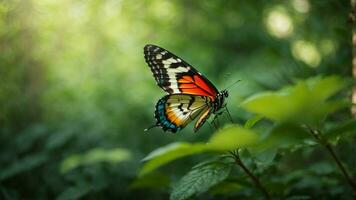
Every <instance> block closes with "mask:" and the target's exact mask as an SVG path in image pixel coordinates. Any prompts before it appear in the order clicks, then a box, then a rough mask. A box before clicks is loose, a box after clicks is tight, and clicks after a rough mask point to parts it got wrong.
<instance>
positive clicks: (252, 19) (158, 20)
mask: <svg viewBox="0 0 356 200" xmlns="http://www.w3.org/2000/svg"><path fill="white" fill-rule="evenodd" d="M349 4H350V3H349V1H347V0H323V1H311V0H287V1H280V0H270V1H248V0H238V1H187V0H183V1H178V0H173V1H168V0H150V1H148V0H143V1H138V0H105V1H98V0H85V1H84V0H77V1H74V0H65V1H51V0H36V1H34V0H12V1H1V2H0V66H1V68H0V80H1V84H0V152H1V153H0V198H1V199H54V198H58V199H77V198H84V199H110V198H112V199H167V198H168V196H169V192H170V190H171V188H172V185H174V183H175V182H176V181H177V180H178V179H179V178H180V177H182V175H183V174H185V173H186V172H187V171H188V170H189V169H190V168H191V167H192V166H193V165H195V164H197V163H198V161H200V160H203V159H206V158H209V155H200V156H195V157H190V158H186V159H184V160H178V161H175V162H174V163H172V164H170V165H168V166H166V167H163V168H161V169H159V170H158V172H156V174H155V176H153V177H154V178H153V179H152V180H148V179H147V180H146V182H144V181H141V182H137V181H136V178H137V173H138V171H139V169H140V167H141V166H142V162H141V159H142V158H144V157H145V156H146V155H147V154H148V153H149V152H151V151H152V150H154V149H156V148H158V147H160V146H164V145H166V144H168V143H171V142H177V141H189V142H197V141H204V140H205V139H207V138H209V137H210V136H211V134H212V130H211V128H209V126H208V124H206V125H205V126H204V127H203V128H202V129H201V130H200V131H199V132H198V133H196V134H194V133H193V131H192V127H191V126H188V127H187V128H185V129H184V130H183V131H181V132H179V133H177V134H167V133H164V132H163V131H162V130H161V129H159V128H157V129H152V130H151V131H150V132H149V134H145V133H144V132H143V130H144V129H145V128H147V127H148V126H150V125H152V124H153V123H154V121H155V119H154V117H153V111H154V106H155V103H156V101H157V100H158V99H159V98H160V97H162V96H163V95H164V92H163V91H162V90H161V89H160V88H159V87H157V86H156V84H155V81H154V79H153V77H152V74H151V72H150V70H149V68H148V66H147V64H146V63H145V61H144V57H143V47H144V45H145V44H148V43H152V44H156V45H159V46H162V47H163V48H166V49H168V50H170V51H172V52H174V53H175V54H176V55H178V56H180V57H181V58H183V59H184V60H186V61H187V62H188V63H190V64H191V65H193V66H194V67H195V68H197V69H198V70H199V71H201V72H202V73H203V74H204V75H205V76H206V77H208V78H209V79H210V80H211V81H212V82H213V83H214V84H215V85H216V86H217V88H219V89H223V88H225V87H226V86H227V85H229V84H231V83H233V82H234V81H236V80H239V79H241V80H242V81H241V82H239V83H238V84H237V85H235V86H234V87H232V88H230V89H229V93H230V96H229V98H228V100H227V103H228V106H229V108H230V112H231V114H232V118H233V119H234V120H235V121H237V122H239V123H243V122H245V121H246V120H247V119H249V118H250V117H251V116H252V114H251V113H249V112H247V111H245V110H244V109H241V108H240V106H239V105H240V103H241V102H242V101H243V100H244V99H246V98H247V97H249V96H251V95H253V94H256V93H258V92H262V91H266V90H278V89H280V88H282V87H284V86H286V85H289V84H292V83H294V82H295V81H296V80H300V79H306V78H309V77H314V76H317V75H321V76H327V75H338V76H341V77H343V78H344V79H347V78H351V75H352V73H351V71H352V69H351V68H352V65H351V60H352V59H351V49H352V46H351V24H350V23H349V22H348V13H349V12H350V9H351V8H350V5H349ZM350 94H351V92H350V90H349V91H348V92H346V96H347V95H348V96H350ZM347 118H350V112H349V109H343V110H341V111H339V112H338V113H337V114H336V115H334V116H333V118H332V119H333V121H334V122H340V121H343V120H345V119H347ZM221 120H222V122H223V123H227V122H228V121H227V119H225V118H224V117H223V118H222V119H221ZM354 144H355V141H354V140H348V139H345V140H341V141H339V143H338V145H337V148H336V149H337V152H338V154H339V155H340V158H341V159H342V160H343V161H344V162H345V163H346V164H347V166H349V169H352V171H353V172H354V169H355V167H356V163H355V159H354V158H352V157H354V156H351V155H354V154H355V148H354ZM279 153H280V154H278V155H279V156H277V159H279V163H278V164H275V165H276V166H279V168H281V169H285V171H284V172H283V173H282V172H279V171H278V170H276V169H277V168H278V167H276V168H274V169H275V170H274V171H273V170H272V171H270V172H269V173H268V175H266V174H262V175H261V176H268V177H269V179H270V180H277V179H278V180H279V179H281V178H282V177H284V176H287V175H292V176H294V177H296V176H297V177H307V179H298V180H295V179H293V178H291V177H289V178H290V179H291V180H292V179H293V181H294V182H293V184H292V185H293V187H294V186H295V188H294V190H293V189H289V190H286V191H284V193H283V194H285V195H287V196H288V194H290V192H291V191H292V192H293V191H300V193H299V194H300V195H304V196H302V197H303V198H304V199H308V198H309V197H316V196H314V195H322V194H323V191H325V190H328V191H329V193H328V195H329V196H325V197H324V198H327V197H333V195H335V196H334V197H336V196H338V195H342V194H344V195H345V194H347V193H350V190H349V189H348V188H347V187H348V185H347V183H345V181H344V179H343V177H342V175H341V174H340V172H339V171H338V169H337V167H336V166H335V165H334V163H333V161H332V160H330V159H329V156H328V155H326V154H325V153H323V151H322V149H321V148H313V149H298V150H296V151H294V152H292V153H290V154H289V155H288V156H287V155H285V154H283V152H279ZM300 161H301V162H300ZM319 161H320V162H319ZM235 170H238V169H235ZM303 170H304V171H303ZM320 170H321V171H320ZM292 173H293V174H292ZM320 173H323V174H327V176H325V177H324V178H320ZM245 180H246V182H248V179H245ZM147 181H148V182H150V181H151V183H147ZM242 185H243V184H242ZM345 188H346V189H345ZM254 191H255V190H254V189H253V186H246V187H242V186H241V187H240V188H239V190H236V191H234V192H232V193H233V194H230V196H216V195H214V194H205V196H204V195H203V196H198V197H196V198H201V199H213V198H218V199H224V198H225V199H229V198H231V199H233V198H235V197H237V196H240V197H241V198H252V199H253V197H251V195H252V196H253V195H254ZM303 198H302V199H303Z"/></svg>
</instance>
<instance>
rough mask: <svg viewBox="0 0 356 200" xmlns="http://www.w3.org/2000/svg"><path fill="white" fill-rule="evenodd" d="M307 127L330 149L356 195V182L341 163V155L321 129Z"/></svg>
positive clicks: (317, 139)
mask: <svg viewBox="0 0 356 200" xmlns="http://www.w3.org/2000/svg"><path fill="white" fill-rule="evenodd" d="M307 128H308V129H309V132H310V134H311V135H312V136H313V137H314V138H315V140H316V141H317V142H318V143H319V144H322V145H323V146H324V147H325V148H326V149H327V150H328V152H329V154H330V155H331V157H332V158H333V159H334V161H335V162H336V164H337V166H338V167H339V168H340V170H341V172H342V173H343V175H344V177H345V178H346V180H347V182H348V183H349V184H350V186H351V187H352V189H353V190H354V195H356V183H355V182H354V181H353V180H352V178H351V177H350V175H349V174H348V172H347V171H346V169H345V167H344V165H343V164H342V163H341V161H340V159H339V157H337V155H336V153H335V151H334V148H333V147H332V146H331V144H330V143H329V142H328V141H327V140H325V139H324V138H322V136H321V135H320V131H315V130H313V129H312V128H311V127H309V126H307Z"/></svg>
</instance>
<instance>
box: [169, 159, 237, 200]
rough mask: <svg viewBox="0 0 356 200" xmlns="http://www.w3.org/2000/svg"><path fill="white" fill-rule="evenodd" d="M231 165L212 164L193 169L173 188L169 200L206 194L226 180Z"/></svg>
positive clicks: (182, 199)
mask: <svg viewBox="0 0 356 200" xmlns="http://www.w3.org/2000/svg"><path fill="white" fill-rule="evenodd" d="M230 170H231V165H230V164H226V163H224V162H212V163H207V164H204V165H199V166H198V167H194V168H193V169H192V170H191V171H190V172H189V173H188V174H186V175H184V176H183V177H182V179H181V180H180V181H179V182H178V183H177V185H176V186H175V187H174V188H173V191H172V193H171V196H170V199H171V200H184V199H187V198H189V197H191V196H193V195H196V194H200V193H203V192H206V191H207V190H208V189H209V188H211V187H212V186H214V185H216V184H218V183H219V182H221V181H223V180H224V179H226V178H227V176H228V175H229V173H230Z"/></svg>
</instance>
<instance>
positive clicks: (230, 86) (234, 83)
mask: <svg viewBox="0 0 356 200" xmlns="http://www.w3.org/2000/svg"><path fill="white" fill-rule="evenodd" d="M240 81H241V80H237V81H235V82H234V83H233V84H231V85H229V86H227V87H226V88H225V89H224V90H227V89H229V88H231V87H232V86H234V85H235V84H236V83H238V82H240Z"/></svg>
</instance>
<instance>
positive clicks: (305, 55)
mask: <svg viewBox="0 0 356 200" xmlns="http://www.w3.org/2000/svg"><path fill="white" fill-rule="evenodd" d="M292 54H293V56H294V57H295V58H296V59H298V60H301V61H303V62H304V63H305V64H307V65H309V66H310V67H317V66H318V65H319V64H320V61H321V55H320V52H319V51H318V49H317V47H316V46H315V45H314V44H313V43H311V42H308V41H304V40H297V41H295V42H293V44H292Z"/></svg>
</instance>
